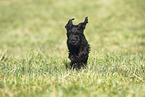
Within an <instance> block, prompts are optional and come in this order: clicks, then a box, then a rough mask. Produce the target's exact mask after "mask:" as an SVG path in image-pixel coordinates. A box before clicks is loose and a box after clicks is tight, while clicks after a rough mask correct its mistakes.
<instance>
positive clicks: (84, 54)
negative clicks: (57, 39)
mask: <svg viewBox="0 0 145 97" xmlns="http://www.w3.org/2000/svg"><path fill="white" fill-rule="evenodd" d="M72 20H74V18H73V19H70V20H69V21H68V23H67V24H66V26H65V28H66V30H67V47H68V50H69V59H70V60H71V63H70V66H71V67H73V68H76V67H77V68H80V67H81V66H85V65H86V64H87V60H88V57H89V51H90V46H89V44H88V41H87V40H86V38H85V35H84V29H85V27H86V24H87V23H88V17H86V18H85V21H84V22H81V23H79V24H78V25H73V23H72Z"/></svg>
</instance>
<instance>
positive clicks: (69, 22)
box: [65, 18, 74, 29]
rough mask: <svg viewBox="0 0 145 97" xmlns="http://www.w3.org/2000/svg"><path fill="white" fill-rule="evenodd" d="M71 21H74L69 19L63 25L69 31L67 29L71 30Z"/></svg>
mask: <svg viewBox="0 0 145 97" xmlns="http://www.w3.org/2000/svg"><path fill="white" fill-rule="evenodd" d="M72 20H74V18H72V19H70V20H69V21H68V23H67V24H66V25H65V28H66V29H69V28H71V27H72V26H73V23H72Z"/></svg>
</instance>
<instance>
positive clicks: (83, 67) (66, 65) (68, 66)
mask: <svg viewBox="0 0 145 97" xmlns="http://www.w3.org/2000/svg"><path fill="white" fill-rule="evenodd" d="M63 64H64V65H65V68H66V69H73V70H74V69H75V70H80V69H86V68H87V66H86V65H85V66H81V67H75V68H74V67H72V66H70V62H68V60H64V61H63Z"/></svg>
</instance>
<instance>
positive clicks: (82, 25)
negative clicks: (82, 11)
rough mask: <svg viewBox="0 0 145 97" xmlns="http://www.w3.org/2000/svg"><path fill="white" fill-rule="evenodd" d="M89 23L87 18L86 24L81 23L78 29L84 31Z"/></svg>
mask: <svg viewBox="0 0 145 97" xmlns="http://www.w3.org/2000/svg"><path fill="white" fill-rule="evenodd" d="M87 23H88V17H86V18H85V20H84V22H82V23H79V25H78V28H79V29H82V30H84V29H85V28H86V24H87Z"/></svg>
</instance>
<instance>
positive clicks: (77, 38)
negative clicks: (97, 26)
mask: <svg viewBox="0 0 145 97" xmlns="http://www.w3.org/2000/svg"><path fill="white" fill-rule="evenodd" d="M72 20H74V18H73V19H70V20H69V21H68V23H67V24H66V26H65V28H66V30H67V42H68V43H69V44H71V45H73V46H77V45H80V43H81V39H82V37H83V36H84V33H83V32H84V29H85V27H86V24H87V23H88V17H86V18H85V20H84V22H81V23H79V24H78V25H73V23H72Z"/></svg>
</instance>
